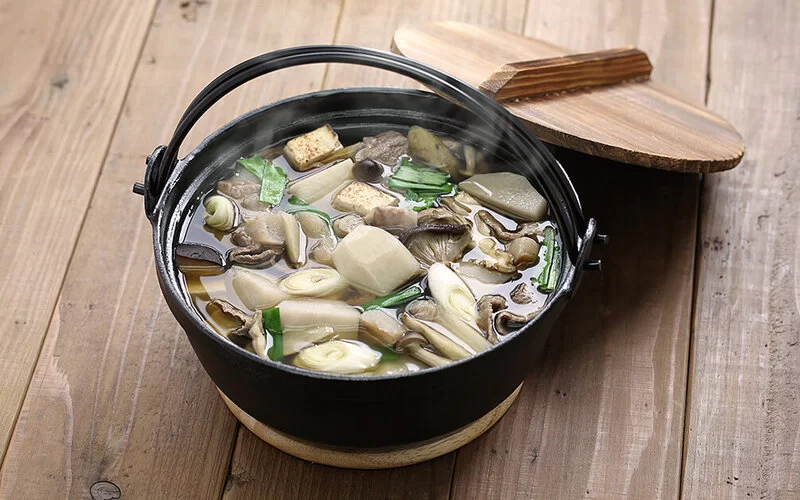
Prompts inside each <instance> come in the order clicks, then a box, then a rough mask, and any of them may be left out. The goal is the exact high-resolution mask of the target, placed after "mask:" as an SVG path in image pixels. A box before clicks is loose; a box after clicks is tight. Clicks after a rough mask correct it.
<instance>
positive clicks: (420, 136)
mask: <svg viewBox="0 0 800 500" xmlns="http://www.w3.org/2000/svg"><path fill="white" fill-rule="evenodd" d="M408 152H409V153H410V154H411V156H413V157H414V158H417V159H420V160H422V161H424V162H425V163H429V164H431V165H433V166H434V167H436V168H438V169H440V170H444V171H445V172H447V173H448V174H450V175H452V176H454V177H455V176H457V175H459V174H458V168H459V166H460V162H459V161H458V158H456V156H455V155H454V154H453V152H452V151H450V149H449V148H448V147H447V146H446V145H445V143H444V142H442V140H441V139H440V138H439V137H437V136H436V135H434V134H433V133H431V132H429V131H427V130H425V129H424V128H422V127H419V126H417V125H414V126H412V127H411V128H409V129H408Z"/></svg>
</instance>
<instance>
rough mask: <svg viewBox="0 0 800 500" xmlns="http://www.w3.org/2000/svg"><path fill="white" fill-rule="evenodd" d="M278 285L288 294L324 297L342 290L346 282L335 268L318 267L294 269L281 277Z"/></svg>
mask: <svg viewBox="0 0 800 500" xmlns="http://www.w3.org/2000/svg"><path fill="white" fill-rule="evenodd" d="M278 286H279V288H280V289H281V291H282V292H284V293H287V294H289V295H296V296H301V297H324V296H326V295H331V294H333V293H336V292H339V291H342V290H343V289H344V288H346V287H347V283H345V282H344V280H343V279H342V278H341V277H340V276H339V273H338V272H336V270H335V269H330V268H326V267H318V268H313V269H301V270H300V271H296V272H294V273H292V274H290V275H289V276H287V277H285V278H284V279H282V280H281V281H280V283H279V285H278Z"/></svg>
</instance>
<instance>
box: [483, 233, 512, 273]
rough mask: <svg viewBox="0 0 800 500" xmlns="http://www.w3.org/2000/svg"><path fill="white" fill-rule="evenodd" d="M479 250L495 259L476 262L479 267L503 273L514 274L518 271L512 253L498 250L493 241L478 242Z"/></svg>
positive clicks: (486, 239) (487, 239)
mask: <svg viewBox="0 0 800 500" xmlns="http://www.w3.org/2000/svg"><path fill="white" fill-rule="evenodd" d="M478 248H480V249H481V251H482V252H483V253H485V254H486V255H488V256H490V257H493V258H494V260H493V261H476V262H477V263H478V264H479V265H481V266H483V267H485V268H487V269H492V270H494V271H498V272H501V273H513V272H515V271H516V270H517V268H516V267H515V266H514V257H513V256H512V255H511V254H510V253H508V252H506V251H504V250H500V249H498V248H497V244H496V243H495V241H494V240H493V239H491V238H484V239H482V240H481V241H479V242H478Z"/></svg>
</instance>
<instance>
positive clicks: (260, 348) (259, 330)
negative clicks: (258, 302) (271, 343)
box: [247, 311, 268, 359]
mask: <svg viewBox="0 0 800 500" xmlns="http://www.w3.org/2000/svg"><path fill="white" fill-rule="evenodd" d="M251 323H252V324H251V326H250V328H248V329H247V335H248V336H249V337H250V339H251V342H252V344H251V347H252V348H253V351H255V353H256V354H258V355H259V356H261V357H262V358H264V359H268V356H267V336H266V333H265V332H264V322H263V321H262V320H261V311H256V312H255V314H253V317H252V318H251Z"/></svg>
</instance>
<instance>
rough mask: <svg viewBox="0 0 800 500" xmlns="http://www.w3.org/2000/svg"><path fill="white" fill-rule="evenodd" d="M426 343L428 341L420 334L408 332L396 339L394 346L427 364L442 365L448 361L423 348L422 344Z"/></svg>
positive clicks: (448, 361)
mask: <svg viewBox="0 0 800 500" xmlns="http://www.w3.org/2000/svg"><path fill="white" fill-rule="evenodd" d="M427 343H428V341H427V340H426V339H425V337H424V336H422V334H420V333H417V332H408V333H406V334H405V335H403V337H402V338H400V340H398V341H397V344H396V348H397V350H398V351H403V352H407V353H409V354H410V355H412V356H414V357H415V358H417V359H418V360H420V361H422V362H423V363H425V364H427V365H429V366H443V365H446V364H449V363H450V360H449V359H447V358H443V357H442V356H439V355H438V354H435V353H433V352H431V351H429V350H427V349H425V348H424V347H423V345H424V344H427Z"/></svg>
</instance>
